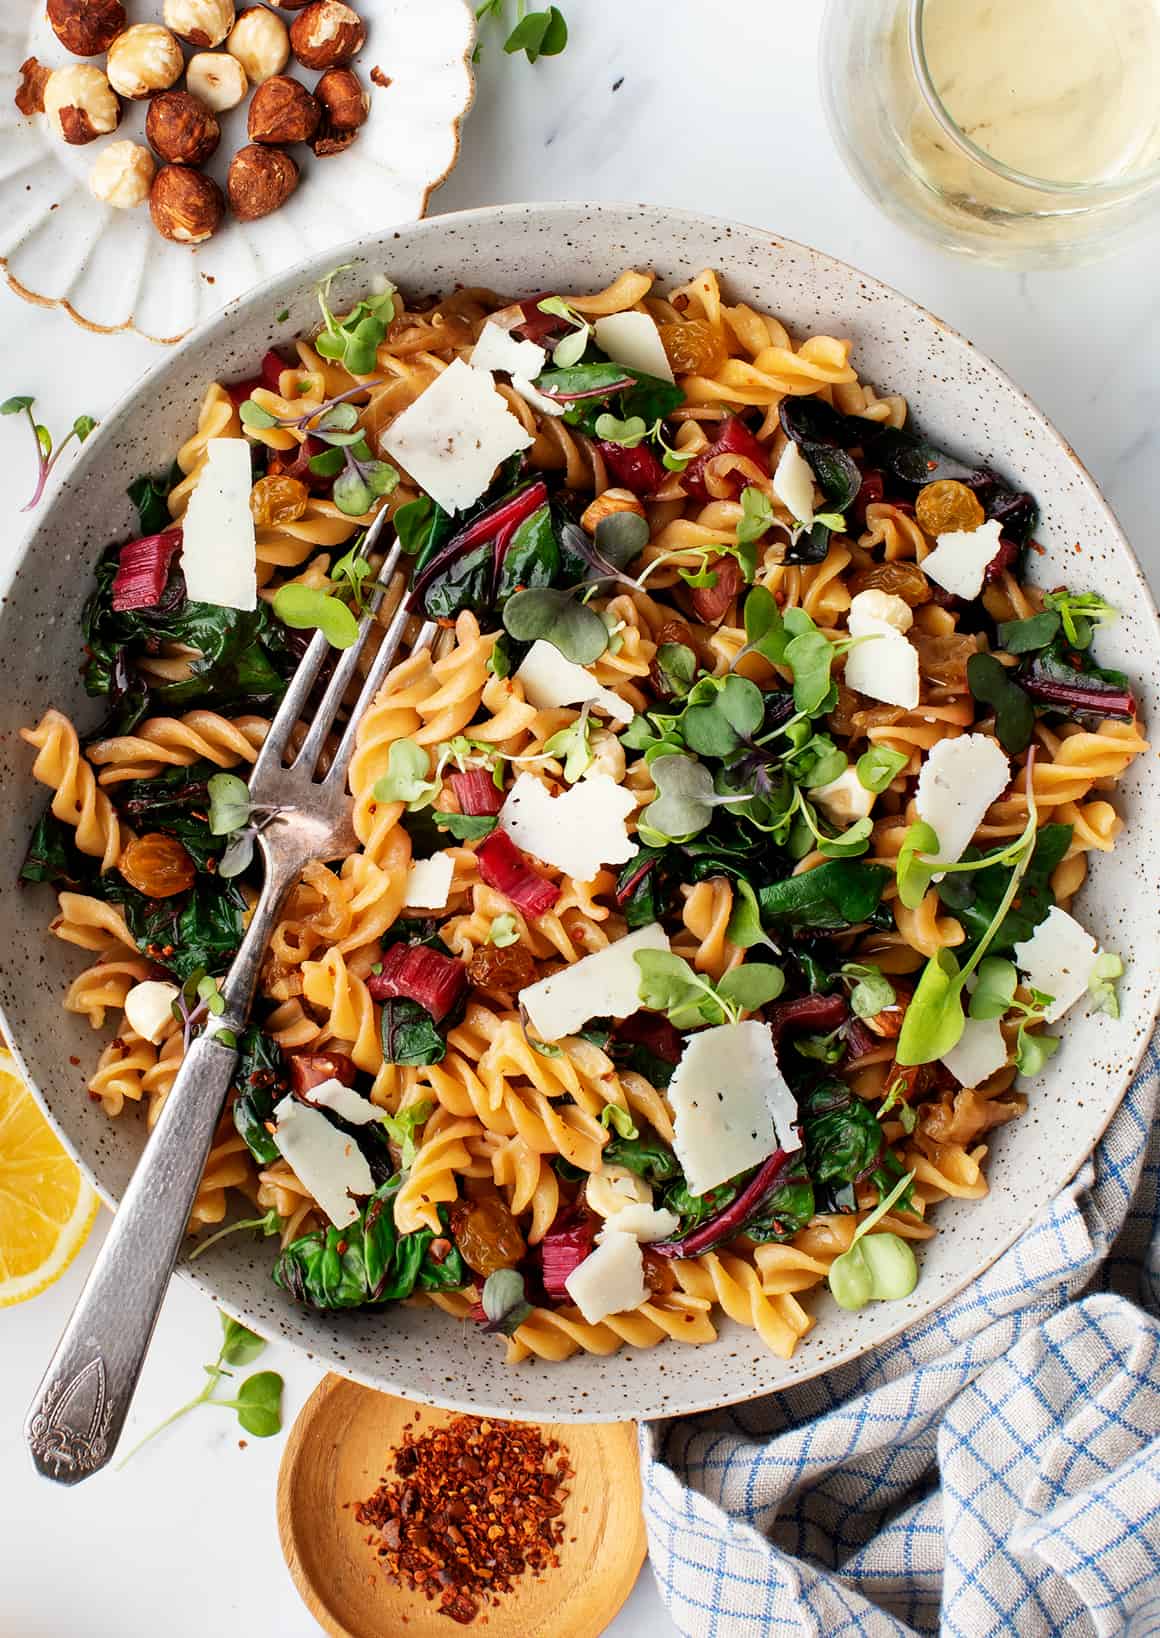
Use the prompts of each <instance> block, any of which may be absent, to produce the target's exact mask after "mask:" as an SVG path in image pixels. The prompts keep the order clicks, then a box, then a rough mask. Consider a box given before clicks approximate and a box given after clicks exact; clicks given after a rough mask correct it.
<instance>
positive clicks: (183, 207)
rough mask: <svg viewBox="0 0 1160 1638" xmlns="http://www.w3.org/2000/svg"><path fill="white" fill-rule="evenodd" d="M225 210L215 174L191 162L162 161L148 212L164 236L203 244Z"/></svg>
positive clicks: (218, 223)
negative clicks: (190, 163)
mask: <svg viewBox="0 0 1160 1638" xmlns="http://www.w3.org/2000/svg"><path fill="white" fill-rule="evenodd" d="M224 211H225V200H224V199H223V198H222V190H221V189H220V188H219V187H218V185H217V183H216V182H215V181H214V180H213V178H212V177H209V176H206V175H205V174H204V172H202V171H194V170H190V168H189V166H188V165H163V166H162V167H161V169H160V170H159V171H158V172H157V175H156V176H155V177H154V178H153V186H152V187H151V188H150V190H149V214H150V215H151V216H152V218H153V226H154V227H155V228H156V229H157V231H158V233H160V234H161V236H162V238H163V239H172V240H173V241H174V243H175V244H179V245H200V244H204V243H205V241H206V240H207V239H209V238H212V236H213V235H214V234H215V233H216V232H217V230H218V227H219V226H220V224H221V219H222V215H223V213H224Z"/></svg>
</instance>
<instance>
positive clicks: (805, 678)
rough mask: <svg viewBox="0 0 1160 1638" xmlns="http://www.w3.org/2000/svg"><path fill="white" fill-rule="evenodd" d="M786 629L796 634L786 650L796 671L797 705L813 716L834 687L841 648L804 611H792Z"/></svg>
mask: <svg viewBox="0 0 1160 1638" xmlns="http://www.w3.org/2000/svg"><path fill="white" fill-rule="evenodd" d="M785 627H786V630H787V631H790V632H793V633H794V635H793V636H792V637H791V639H790V641H789V642H788V643H787V645H786V648H785V663H786V664H787V665H788V666H789V668H790V670H791V671H792V672H793V702H794V705H795V706H796V707H797V709H798V710H799V711H803V712H805V714H806V715H807V716H811V717H812V716H815V715H816V714H817V713H819V712H820V711H822V710H823V709H824V708H825V706H826V702H827V700H828V698H829V694H830V688H831V686H832V684H831V681H830V669H831V667H832V666H833V663H834V660H835V657H836V656H837V654H838V653H839V649H838V647H837V646H836V645H835V644H833V643H831V642H830V640H829V638H828V637H826V636H825V635H824V634H823V633H822V632H820V631H819V630H818V629H817V627H816V626H815V625H814V623H813V621H812V620H811V619H810V617H809V615H808V614H807V613H806V612H805V610H804V609H790V610H788V612H787V614H786V616H785Z"/></svg>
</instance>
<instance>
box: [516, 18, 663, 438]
mask: <svg viewBox="0 0 1160 1638" xmlns="http://www.w3.org/2000/svg"><path fill="white" fill-rule="evenodd" d="M553 10H555V8H554V7H553ZM533 15H542V13H539V14H533ZM530 61H532V62H534V61H535V58H534V57H532V58H530ZM536 305H537V306H538V307H539V309H540V312H541V313H548V314H550V315H551V317H552V318H558V319H563V320H564V323H565V324H569V325H571V327H572V328H571V331H570V332H569V334H568V335H566V336H565V337H564V339H563V340H562V341H558V342H557V343H556V345H555V346H554V347H553V348H552V363H553V364H554V365H555V366H556V368H557V369H559V370H569V369H571V368H572V366H573V364H579V362H580V360H581V359H582V358H583V357H584V353H585V351H586V349H587V347H588V341H589V338H590V337H591V335H592V326H591V325H590V324H589V322H588V320H587V319H586V318H583V317H581V315H580V314H579V313H578V312H577V311H576V309H575V308H574V307H569V305H568V303H567V302H566V301H565V300H564V298H563V296H545V297H544V299H543V301H541V302H537V304H536ZM641 426H642V427H643V426H644V422H643V421H642V422H641ZM642 436H643V433H642Z"/></svg>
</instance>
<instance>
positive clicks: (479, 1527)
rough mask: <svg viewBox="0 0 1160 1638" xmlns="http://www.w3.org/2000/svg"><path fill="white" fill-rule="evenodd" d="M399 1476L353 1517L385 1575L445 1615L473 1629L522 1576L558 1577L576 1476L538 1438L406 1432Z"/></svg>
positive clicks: (475, 1423) (451, 1428) (444, 1430)
mask: <svg viewBox="0 0 1160 1638" xmlns="http://www.w3.org/2000/svg"><path fill="white" fill-rule="evenodd" d="M418 1420H419V1418H418V1416H416V1418H415V1421H416V1423H417V1422H418ZM394 1473H395V1478H394V1479H393V1480H391V1479H389V1478H388V1477H387V1476H384V1477H383V1479H382V1480H381V1482H380V1484H379V1488H378V1489H377V1490H376V1491H375V1493H374V1495H373V1496H370V1497H369V1498H368V1499H367V1500H366V1501H363V1502H358V1503H357V1504H356V1506H355V1510H354V1516H355V1518H356V1519H357V1520H358V1522H359V1524H365V1525H369V1526H370V1527H371V1529H372V1532H377V1534H375V1533H372V1534H371V1535H368V1536H367V1538H366V1542H367V1546H368V1547H370V1548H371V1549H372V1550H373V1552H374V1553H375V1557H376V1561H377V1563H378V1565H379V1567H380V1569H381V1570H382V1571H383V1573H384V1574H385V1575H388V1576H389V1577H390V1578H391V1580H392V1581H395V1582H397V1583H398V1584H399V1585H400V1586H404V1587H408V1588H410V1590H411V1591H412V1592H422V1594H423V1596H424V1597H425V1598H426V1599H427V1600H428V1601H429V1602H434V1601H435V1600H436V1599H438V1602H439V1613H440V1615H446V1616H448V1617H449V1618H450V1619H451V1620H452V1621H457V1622H458V1623H459V1624H460V1625H461V1626H467V1625H468V1624H469V1623H470V1622H472V1621H474V1620H475V1618H476V1616H478V1615H480V1613H481V1611H482V1610H484V1609H486V1608H487V1606H488V1605H489V1604H490V1605H497V1604H498V1603H499V1601H500V1600H499V1595H500V1594H503V1593H510V1592H512V1591H513V1590H514V1588H515V1584H516V1582H517V1581H518V1579H519V1578H520V1576H522V1575H524V1574H526V1573H528V1572H531V1573H532V1574H533V1575H535V1576H536V1578H537V1579H540V1575H541V1573H542V1572H543V1571H545V1570H550V1569H558V1568H559V1564H560V1557H559V1553H558V1551H557V1549H558V1547H559V1546H560V1544H561V1542H562V1541H563V1539H564V1520H563V1512H564V1502H565V1500H566V1499H567V1497H568V1495H569V1494H570V1492H569V1490H568V1489H567V1488H566V1485H567V1481H568V1480H569V1479H570V1478H571V1477H572V1476H573V1468H572V1466H571V1463H570V1462H569V1460H568V1453H567V1450H566V1449H565V1448H564V1447H563V1446H562V1445H561V1444H560V1443H559V1441H558V1440H556V1439H548V1440H545V1438H544V1436H543V1433H542V1431H541V1430H540V1429H539V1428H537V1427H530V1426H528V1425H527V1424H526V1423H523V1422H489V1421H486V1420H480V1418H479V1417H476V1416H457V1417H455V1418H454V1419H453V1420H452V1421H451V1422H449V1423H448V1424H447V1425H446V1426H445V1427H437V1428H432V1429H431V1430H430V1431H429V1432H426V1433H422V1434H416V1433H413V1432H412V1431H411V1424H410V1423H408V1424H407V1426H406V1427H405V1428H404V1429H403V1441H402V1444H401V1445H400V1446H399V1447H398V1449H397V1450H396V1451H395V1453H394ZM482 1619H483V1621H484V1622H486V1620H487V1616H486V1615H483V1617H482Z"/></svg>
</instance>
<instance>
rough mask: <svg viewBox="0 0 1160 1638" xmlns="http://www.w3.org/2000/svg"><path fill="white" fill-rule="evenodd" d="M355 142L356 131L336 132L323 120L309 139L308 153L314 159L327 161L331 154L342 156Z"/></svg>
mask: <svg viewBox="0 0 1160 1638" xmlns="http://www.w3.org/2000/svg"><path fill="white" fill-rule="evenodd" d="M357 140H358V132H357V131H336V130H335V129H334V127H333V126H332V125H331V124H330V123H329V122H328V121H327V120H323V122H322V124H321V125H320V126H319V127H318V130H317V131H316V132H315V134H314V135H313V136H312V137H311V139H310V151H311V153H312V154H313V155H314V157H315V159H329V158H330V156H331V154H344V153H345V152H346V150H347V149H348V148H349V147H350V145H351V143H352V142H356V141H357Z"/></svg>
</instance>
